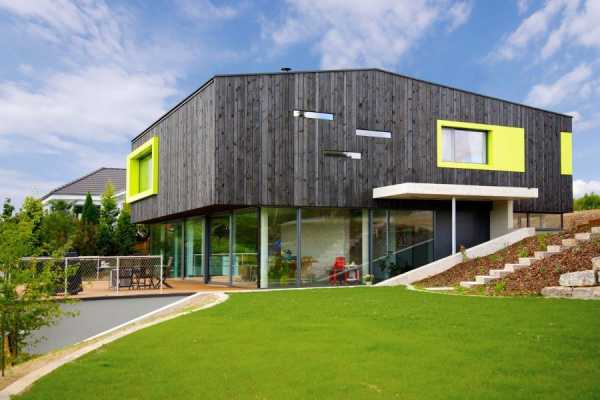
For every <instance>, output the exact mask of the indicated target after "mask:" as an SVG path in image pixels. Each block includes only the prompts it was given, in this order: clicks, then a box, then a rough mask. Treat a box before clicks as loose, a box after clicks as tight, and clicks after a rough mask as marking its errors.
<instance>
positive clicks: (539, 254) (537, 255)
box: [533, 251, 552, 260]
mask: <svg viewBox="0 0 600 400" xmlns="http://www.w3.org/2000/svg"><path fill="white" fill-rule="evenodd" d="M551 255H552V254H551V253H548V252H547V251H536V252H535V253H533V256H534V257H535V258H537V259H540V260H541V259H542V258H546V257H548V256H551Z"/></svg>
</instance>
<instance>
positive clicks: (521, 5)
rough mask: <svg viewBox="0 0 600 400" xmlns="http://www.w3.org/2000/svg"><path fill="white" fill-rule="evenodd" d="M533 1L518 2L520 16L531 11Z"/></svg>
mask: <svg viewBox="0 0 600 400" xmlns="http://www.w3.org/2000/svg"><path fill="white" fill-rule="evenodd" d="M530 3H531V0H517V10H518V11H519V15H522V14H525V13H526V12H527V10H528V9H529V4H530Z"/></svg>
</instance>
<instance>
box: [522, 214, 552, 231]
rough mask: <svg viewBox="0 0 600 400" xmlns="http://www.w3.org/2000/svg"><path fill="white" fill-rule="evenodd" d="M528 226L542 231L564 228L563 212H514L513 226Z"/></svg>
mask: <svg viewBox="0 0 600 400" xmlns="http://www.w3.org/2000/svg"><path fill="white" fill-rule="evenodd" d="M526 227H531V228H535V229H537V230H540V231H544V230H546V231H559V230H561V229H562V214H540V213H530V214H527V213H514V214H513V228H514V229H518V228H526Z"/></svg>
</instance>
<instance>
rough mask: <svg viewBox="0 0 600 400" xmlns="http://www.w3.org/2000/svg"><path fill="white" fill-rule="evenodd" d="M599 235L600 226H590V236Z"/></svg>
mask: <svg viewBox="0 0 600 400" xmlns="http://www.w3.org/2000/svg"><path fill="white" fill-rule="evenodd" d="M593 234H600V226H592V235H593Z"/></svg>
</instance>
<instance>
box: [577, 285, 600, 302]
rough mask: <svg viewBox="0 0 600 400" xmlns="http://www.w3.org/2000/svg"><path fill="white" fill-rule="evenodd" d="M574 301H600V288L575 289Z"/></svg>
mask: <svg viewBox="0 0 600 400" xmlns="http://www.w3.org/2000/svg"><path fill="white" fill-rule="evenodd" d="M572 297H573V298H574V299H600V286H595V287H576V288H573V294H572Z"/></svg>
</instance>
